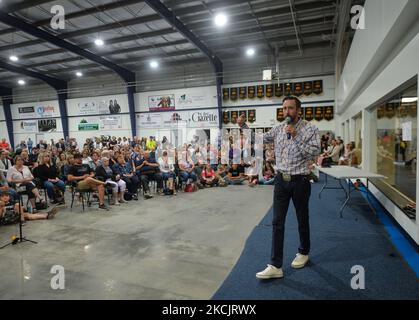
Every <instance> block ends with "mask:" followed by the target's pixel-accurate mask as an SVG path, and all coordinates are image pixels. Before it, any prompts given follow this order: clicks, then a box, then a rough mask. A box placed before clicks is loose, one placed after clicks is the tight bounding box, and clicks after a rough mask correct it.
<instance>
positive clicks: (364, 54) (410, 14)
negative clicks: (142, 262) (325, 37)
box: [336, 0, 419, 244]
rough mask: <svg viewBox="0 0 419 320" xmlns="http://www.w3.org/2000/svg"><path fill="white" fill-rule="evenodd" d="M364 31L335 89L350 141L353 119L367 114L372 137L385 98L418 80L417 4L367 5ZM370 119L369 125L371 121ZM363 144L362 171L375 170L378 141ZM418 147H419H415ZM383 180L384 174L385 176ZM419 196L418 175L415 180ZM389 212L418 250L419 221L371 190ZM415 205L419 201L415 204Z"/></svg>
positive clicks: (384, 0) (373, 0) (376, 1)
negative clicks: (373, 111)
mask: <svg viewBox="0 0 419 320" xmlns="http://www.w3.org/2000/svg"><path fill="white" fill-rule="evenodd" d="M365 18H366V27H367V29H366V30H357V32H356V34H355V38H354V41H353V43H352V47H351V50H350V52H349V56H348V58H347V60H346V65H345V68H344V71H343V73H342V77H341V79H340V82H339V84H338V87H337V92H336V95H337V109H338V110H340V112H341V114H340V115H339V122H338V123H342V122H344V121H348V120H349V123H350V125H349V129H350V132H349V135H350V136H351V137H352V136H353V135H354V132H353V126H352V125H351V124H352V123H353V117H354V116H355V115H356V114H358V113H359V112H363V118H366V119H365V120H364V121H363V125H364V127H363V132H364V136H365V134H367V135H368V134H371V132H370V129H371V125H370V121H372V120H371V119H372V118H371V114H370V113H369V112H367V110H366V109H367V108H369V107H371V106H375V105H376V104H377V102H379V101H380V100H381V99H383V97H386V96H387V95H388V94H389V93H391V92H393V91H394V90H395V89H397V88H398V87H399V86H401V85H402V84H403V83H405V82H407V81H408V80H410V79H411V78H413V77H415V76H417V75H418V74H419V60H418V59H417V56H418V52H419V1H415V0H409V1H407V0H403V1H390V0H367V1H366V3H365ZM367 118H368V119H367ZM416 127H417V124H416ZM373 140H374V139H366V141H364V143H363V150H362V152H363V160H362V161H363V167H365V168H366V169H368V168H374V165H375V164H374V161H375V159H376V158H375V154H376V141H373ZM417 147H418V146H417ZM384 174H385V173H384ZM416 183H417V186H416V195H417V197H418V195H419V175H417V177H416ZM373 191H374V193H375V194H376V196H377V197H378V199H379V200H380V202H381V203H382V204H383V205H384V206H385V208H386V209H387V210H388V212H389V213H390V214H391V215H392V216H393V217H394V218H395V220H396V221H397V222H398V223H399V224H400V225H401V226H402V227H403V229H404V230H405V231H406V232H407V233H408V234H409V235H410V236H411V237H412V239H413V240H414V241H416V243H418V244H419V222H418V219H417V220H416V221H415V220H411V219H408V218H407V217H406V216H405V215H404V214H403V213H402V212H401V211H400V210H398V209H397V208H396V206H395V205H394V204H393V203H392V202H390V201H388V199H385V198H383V196H382V195H381V194H379V191H377V190H373ZM416 201H417V199H416Z"/></svg>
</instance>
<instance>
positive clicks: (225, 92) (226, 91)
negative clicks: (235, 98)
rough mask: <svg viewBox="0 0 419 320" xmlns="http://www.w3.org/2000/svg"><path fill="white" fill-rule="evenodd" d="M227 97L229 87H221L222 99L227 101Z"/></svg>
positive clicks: (228, 96)
mask: <svg viewBox="0 0 419 320" xmlns="http://www.w3.org/2000/svg"><path fill="white" fill-rule="evenodd" d="M228 99H230V89H229V88H223V100H224V101H227V100H228Z"/></svg>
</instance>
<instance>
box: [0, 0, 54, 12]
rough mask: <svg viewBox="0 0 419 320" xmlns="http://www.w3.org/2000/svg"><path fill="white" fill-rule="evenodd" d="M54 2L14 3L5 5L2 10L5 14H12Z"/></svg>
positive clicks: (49, 0)
mask: <svg viewBox="0 0 419 320" xmlns="http://www.w3.org/2000/svg"><path fill="white" fill-rule="evenodd" d="M52 1H53V0H31V1H22V2H19V3H13V4H9V5H7V4H5V5H3V6H2V8H1V10H2V11H3V12H7V13H12V12H15V11H20V10H25V9H29V8H32V7H35V6H39V5H41V4H44V3H48V2H52Z"/></svg>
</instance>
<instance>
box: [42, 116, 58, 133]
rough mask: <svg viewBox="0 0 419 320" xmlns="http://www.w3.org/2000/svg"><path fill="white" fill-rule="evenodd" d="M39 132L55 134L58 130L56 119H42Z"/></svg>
mask: <svg viewBox="0 0 419 320" xmlns="http://www.w3.org/2000/svg"><path fill="white" fill-rule="evenodd" d="M38 130H39V132H53V131H56V130H57V120H56V119H42V120H38Z"/></svg>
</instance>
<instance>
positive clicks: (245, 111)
mask: <svg viewBox="0 0 419 320" xmlns="http://www.w3.org/2000/svg"><path fill="white" fill-rule="evenodd" d="M241 115H244V119H245V120H244V121H247V110H240V111H239V117H240V116H241Z"/></svg>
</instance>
